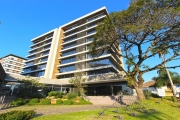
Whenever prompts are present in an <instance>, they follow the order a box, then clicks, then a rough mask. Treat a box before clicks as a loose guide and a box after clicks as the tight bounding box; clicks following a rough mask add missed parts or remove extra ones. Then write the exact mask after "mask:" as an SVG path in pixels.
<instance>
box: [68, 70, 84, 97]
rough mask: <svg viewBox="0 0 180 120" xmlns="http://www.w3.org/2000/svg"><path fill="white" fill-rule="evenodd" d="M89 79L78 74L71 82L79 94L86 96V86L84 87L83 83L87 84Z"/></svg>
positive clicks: (80, 73)
mask: <svg viewBox="0 0 180 120" xmlns="http://www.w3.org/2000/svg"><path fill="white" fill-rule="evenodd" d="M86 80H87V78H83V75H82V72H78V73H76V74H75V77H73V78H70V80H69V82H70V83H72V84H73V85H74V86H75V87H77V90H78V93H79V94H80V95H84V93H85V90H84V87H85V86H86V85H83V84H82V83H83V82H85V81H86Z"/></svg>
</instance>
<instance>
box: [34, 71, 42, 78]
mask: <svg viewBox="0 0 180 120" xmlns="http://www.w3.org/2000/svg"><path fill="white" fill-rule="evenodd" d="M43 75H44V71H40V72H37V74H36V76H37V77H41V76H43Z"/></svg>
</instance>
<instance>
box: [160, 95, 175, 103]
mask: <svg viewBox="0 0 180 120" xmlns="http://www.w3.org/2000/svg"><path fill="white" fill-rule="evenodd" d="M163 99H165V100H169V101H173V102H177V98H176V97H175V96H164V97H163Z"/></svg>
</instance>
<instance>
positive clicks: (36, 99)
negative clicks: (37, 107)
mask: <svg viewBox="0 0 180 120" xmlns="http://www.w3.org/2000/svg"><path fill="white" fill-rule="evenodd" d="M38 103H39V100H38V98H32V99H31V100H30V101H29V104H38Z"/></svg>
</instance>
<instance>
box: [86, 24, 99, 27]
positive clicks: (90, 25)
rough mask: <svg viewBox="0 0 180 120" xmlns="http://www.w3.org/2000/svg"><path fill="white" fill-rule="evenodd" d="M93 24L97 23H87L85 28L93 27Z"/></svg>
mask: <svg viewBox="0 0 180 120" xmlns="http://www.w3.org/2000/svg"><path fill="white" fill-rule="evenodd" d="M95 25H97V23H91V24H89V25H88V26H87V28H90V27H93V26H95Z"/></svg>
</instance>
